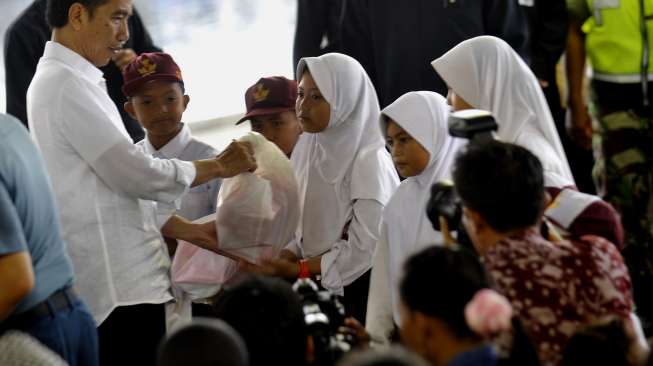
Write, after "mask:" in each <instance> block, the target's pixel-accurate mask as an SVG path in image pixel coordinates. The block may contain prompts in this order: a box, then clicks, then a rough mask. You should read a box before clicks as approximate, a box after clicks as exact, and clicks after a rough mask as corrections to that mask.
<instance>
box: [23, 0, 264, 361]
mask: <svg viewBox="0 0 653 366" xmlns="http://www.w3.org/2000/svg"><path fill="white" fill-rule="evenodd" d="M131 13H132V1H131V0H77V1H75V0H48V8H47V15H48V22H49V23H50V26H51V27H52V28H53V36H52V41H51V42H48V43H47V45H46V47H45V52H44V55H43V57H42V58H41V60H40V61H39V65H38V67H37V71H36V74H35V76H34V79H33V80H32V84H31V85H30V88H29V90H28V93H27V110H28V111H27V113H28V121H29V125H30V130H31V133H32V135H33V137H34V139H35V140H36V142H37V144H38V145H39V147H40V149H41V151H42V152H43V155H44V158H45V161H46V167H47V169H48V172H49V174H50V176H51V178H52V184H53V187H54V192H55V196H56V198H57V200H58V202H59V207H61V223H62V226H63V235H64V238H65V240H66V241H67V242H68V245H69V246H68V248H69V254H70V256H71V258H72V261H73V265H74V268H75V275H76V277H77V278H78V282H77V284H76V288H77V290H78V292H79V294H80V295H81V297H82V298H83V299H84V300H85V301H86V303H87V304H88V305H89V308H90V310H91V312H92V314H93V316H94V318H95V321H96V322H97V323H98V324H99V325H100V327H99V335H100V361H101V364H121V363H123V362H124V359H122V358H121V357H120V356H121V355H130V359H131V360H133V362H134V363H137V364H154V360H155V350H156V346H157V343H158V342H159V338H160V337H161V336H162V335H163V333H164V332H165V319H164V305H163V304H164V303H166V302H168V301H170V300H172V296H171V293H170V278H169V267H170V259H169V257H168V255H167V253H166V251H165V248H164V244H163V240H162V238H161V233H160V232H159V230H158V227H157V224H156V217H155V214H154V213H153V211H152V209H151V205H150V204H146V203H147V202H145V201H140V200H152V201H159V202H164V203H167V204H172V203H174V202H177V203H178V202H179V199H180V197H181V196H182V195H183V194H184V193H185V192H187V191H188V189H189V187H191V186H196V185H199V184H202V183H205V182H207V181H209V180H211V179H214V178H218V177H229V176H234V175H236V174H239V173H241V172H244V171H248V170H251V169H254V168H255V167H256V164H255V162H254V160H253V157H252V153H251V151H250V149H249V148H248V146H247V145H244V144H240V143H233V144H232V145H230V146H229V147H228V148H227V149H226V150H225V151H224V152H223V153H222V154H220V156H218V157H217V158H216V159H208V160H200V161H194V162H184V161H180V160H175V159H173V160H159V159H154V158H152V157H151V156H148V155H146V154H144V153H143V152H142V151H140V149H139V148H138V147H136V146H134V145H133V144H132V143H131V141H130V139H129V135H128V134H127V132H126V131H125V128H124V125H123V123H122V120H121V118H120V114H119V113H118V110H117V109H116V107H115V105H114V104H113V102H112V101H111V99H110V98H109V96H108V95H107V92H106V84H105V82H104V79H103V78H102V73H101V71H100V70H99V69H98V68H97V67H98V66H102V65H105V64H107V63H108V62H109V60H110V59H111V56H112V55H113V54H114V53H116V52H118V51H119V50H120V48H121V46H122V45H123V44H124V42H125V41H126V40H127V39H128V38H129V32H128V29H127V19H128V18H129V16H130V15H131ZM210 224H211V223H209V225H204V226H198V225H192V224H190V223H188V222H186V221H184V220H182V219H180V218H178V217H173V218H172V219H171V220H168V222H167V223H166V225H165V226H164V227H163V228H162V230H161V231H162V233H163V234H164V235H166V236H170V237H177V238H180V239H184V240H187V241H191V242H194V243H196V244H200V245H202V246H203V247H205V248H207V249H216V246H217V238H216V233H215V229H214V227H215V226H214V225H210ZM198 229H199V230H198Z"/></svg>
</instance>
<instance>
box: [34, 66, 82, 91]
mask: <svg viewBox="0 0 653 366" xmlns="http://www.w3.org/2000/svg"><path fill="white" fill-rule="evenodd" d="M83 88H85V86H84V81H83V78H82V77H80V75H79V74H78V73H76V72H75V71H74V70H73V69H71V68H70V67H68V66H66V65H64V64H62V63H60V62H58V61H56V60H48V59H41V61H40V62H39V66H38V67H37V69H36V73H34V77H33V78H32V82H31V83H30V87H29V89H30V90H31V91H32V92H34V91H39V92H47V93H51V94H55V95H56V94H59V95H61V94H65V93H70V92H71V91H74V90H79V89H83Z"/></svg>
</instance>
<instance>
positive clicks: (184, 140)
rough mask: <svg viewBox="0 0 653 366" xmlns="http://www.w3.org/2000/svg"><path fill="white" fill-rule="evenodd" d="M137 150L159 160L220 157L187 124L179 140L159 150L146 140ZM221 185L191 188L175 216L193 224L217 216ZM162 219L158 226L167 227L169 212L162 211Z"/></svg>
mask: <svg viewBox="0 0 653 366" xmlns="http://www.w3.org/2000/svg"><path fill="white" fill-rule="evenodd" d="M136 146H138V147H139V148H140V149H141V151H143V152H144V153H146V154H148V155H152V156H153V157H155V158H158V159H179V160H183V161H193V160H202V159H213V158H215V157H216V156H217V155H218V154H219V152H218V151H217V150H216V149H215V148H213V147H212V146H211V145H208V144H205V143H203V142H201V141H199V140H197V139H195V138H193V135H192V134H191V132H190V128H189V127H188V125H186V124H184V126H183V127H182V129H181V131H179V133H178V134H177V136H175V137H174V138H173V139H172V140H170V141H168V143H167V144H165V145H164V146H163V147H161V148H160V149H158V150H157V149H156V148H154V146H152V143H151V142H150V140H149V139H148V138H147V136H146V137H145V139H143V140H141V141H139V142H137V143H136ZM221 184H222V180H221V179H213V180H211V181H208V182H206V183H204V184H200V185H197V186H195V187H193V188H191V189H190V190H189V191H188V193H187V194H186V195H185V196H184V198H183V199H182V201H181V207H180V209H179V210H178V211H177V212H176V213H177V214H178V215H180V216H181V217H183V218H186V219H188V220H191V221H193V220H197V219H199V218H202V217H204V216H207V215H210V214H213V213H215V208H216V203H217V200H218V192H219V191H220V185H221ZM159 206H161V205H159ZM159 215H160V219H161V218H163V220H160V222H159V224H162V223H165V219H166V216H167V218H169V210H166V209H165V208H163V209H160V210H159Z"/></svg>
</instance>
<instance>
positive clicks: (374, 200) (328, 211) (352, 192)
mask: <svg viewBox="0 0 653 366" xmlns="http://www.w3.org/2000/svg"><path fill="white" fill-rule="evenodd" d="M304 69H308V70H310V72H311V74H312V75H313V78H314V79H315V83H316V84H317V87H318V88H319V90H320V92H321V93H322V95H323V96H324V99H325V100H326V101H327V102H328V103H329V105H330V107H331V111H330V112H331V113H330V117H329V124H328V126H327V128H326V129H325V130H324V131H322V132H320V133H306V132H305V133H303V134H302V135H301V136H300V137H299V140H298V141H297V144H296V145H295V148H294V149H293V153H292V155H291V159H290V160H291V163H292V165H293V169H294V171H295V175H296V177H297V183H298V186H299V192H300V207H301V208H300V209H301V219H300V224H299V227H298V230H297V235H296V238H297V239H296V240H301V241H300V242H298V243H297V245H298V246H299V248H300V249H301V254H302V257H304V258H313V257H317V256H321V262H320V263H321V269H322V273H321V275H322V280H321V284H322V285H323V286H324V287H325V288H327V289H329V290H331V291H333V292H335V293H337V294H343V292H344V286H347V285H349V284H351V283H352V282H354V281H355V280H356V279H358V278H359V277H360V276H362V275H363V274H365V273H366V272H367V271H368V270H369V269H370V268H371V267H372V258H373V256H374V251H375V247H376V242H377V241H378V239H379V237H378V236H379V235H378V233H379V223H380V221H381V213H382V211H383V206H384V205H385V204H386V203H387V202H388V200H389V199H390V196H391V195H392V193H393V192H394V190H395V189H396V188H397V185H398V184H399V179H398V177H397V173H396V171H395V169H394V166H393V165H392V159H391V158H390V155H389V154H388V152H387V151H386V150H385V141H384V139H383V136H381V133H380V131H379V127H378V120H379V113H380V112H381V111H380V110H379V102H378V98H377V96H376V91H375V90H374V86H373V85H372V82H371V81H370V79H369V77H368V76H367V74H366V73H365V70H364V69H363V67H362V66H361V65H360V64H359V63H358V61H356V60H355V59H353V58H351V57H349V56H346V55H342V54H337V53H329V54H326V55H322V56H320V57H306V58H303V59H301V60H300V61H299V64H298V66H297V75H303V71H304ZM343 233H346V234H347V235H346V237H345V236H343ZM297 245H296V246H297ZM296 246H295V247H296Z"/></svg>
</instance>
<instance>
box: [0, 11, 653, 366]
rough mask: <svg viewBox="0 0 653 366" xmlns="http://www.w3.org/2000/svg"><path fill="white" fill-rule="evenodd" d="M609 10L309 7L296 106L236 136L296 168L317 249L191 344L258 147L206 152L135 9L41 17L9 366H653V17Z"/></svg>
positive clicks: (24, 28)
mask: <svg viewBox="0 0 653 366" xmlns="http://www.w3.org/2000/svg"><path fill="white" fill-rule="evenodd" d="M608 3H609V2H598V1H591V0H588V1H572V0H567V1H566V3H565V1H557V0H556V1H551V2H550V3H549V1H547V2H546V3H544V2H543V1H538V0H531V1H527V0H519V1H517V0H514V1H513V0H511V1H503V0H501V1H493V0H488V1H483V2H470V1H466V0H448V1H444V2H431V3H428V4H427V3H425V2H420V1H412V0H409V1H402V2H389V1H363V0H352V1H323V0H299V1H298V21H297V29H296V39H295V49H294V53H295V55H294V63H295V67H296V68H295V76H294V80H292V79H288V78H286V77H283V76H273V75H261V78H260V79H259V80H257V81H256V83H254V84H253V85H252V86H251V87H249V88H248V89H247V90H246V91H245V93H244V96H245V98H244V101H245V106H246V111H245V114H244V116H243V117H242V118H240V119H239V120H238V121H237V123H243V122H247V121H248V122H249V123H250V125H251V130H252V131H254V132H258V133H260V134H261V135H263V136H264V137H265V138H266V139H267V140H268V141H269V142H271V143H273V144H274V145H276V147H278V150H279V151H280V152H281V153H282V154H281V155H285V157H284V158H283V159H284V161H287V163H288V164H289V165H290V166H292V170H293V171H294V175H295V179H296V182H297V188H298V189H297V191H298V192H297V195H298V199H299V223H298V225H297V227H292V228H291V229H292V232H294V233H295V234H294V236H293V239H292V240H290V241H289V242H288V243H277V244H283V250H281V252H280V253H279V254H278V255H275V256H274V257H271V258H267V259H265V260H262V261H259V262H256V263H248V262H245V261H241V262H239V263H237V264H235V263H234V262H232V261H233V260H235V258H230V259H229V260H227V259H225V260H224V263H225V265H230V266H235V265H237V266H238V273H237V275H235V276H233V277H232V278H231V279H230V280H229V281H228V282H226V283H224V284H223V286H222V288H221V289H220V290H219V292H218V293H217V294H216V295H215V296H212V297H210V298H206V299H203V300H202V301H198V302H197V303H193V304H192V320H189V321H187V322H185V323H184V324H181V325H180V324H179V322H174V321H172V319H173V318H174V319H176V317H177V316H178V311H179V307H180V304H183V303H185V302H186V301H187V299H185V298H184V294H183V293H180V292H181V291H179V289H175V288H174V286H173V284H172V279H171V263H172V260H173V258H174V256H175V252H176V249H177V246H178V243H179V241H184V242H187V243H191V244H192V245H195V246H197V247H200V248H203V249H206V250H209V251H213V252H215V253H218V254H224V252H223V251H221V242H220V239H221V232H223V233H224V231H222V230H220V232H218V228H217V225H216V221H215V219H214V220H212V221H208V222H204V221H196V220H197V219H200V218H204V217H206V216H207V215H211V214H215V213H216V210H218V211H219V207H217V202H218V194H219V192H220V189H221V184H222V181H223V180H224V179H229V178H232V177H236V176H238V175H241V174H251V173H254V172H256V171H257V168H258V166H257V160H256V155H255V153H254V150H253V147H252V145H251V144H250V143H248V142H243V141H240V140H239V141H236V140H234V141H233V142H232V143H231V144H230V145H229V146H227V147H226V148H225V149H224V150H223V151H218V150H216V149H215V148H214V147H212V146H210V145H209V144H206V143H204V142H201V141H199V140H197V139H196V138H194V137H193V135H192V133H191V130H190V128H189V126H188V125H187V124H185V123H184V122H183V114H184V111H185V110H186V108H187V106H188V104H189V103H190V102H191V98H190V93H191V90H187V85H186V84H185V83H184V77H183V72H182V70H181V69H180V67H179V66H178V65H177V63H176V62H175V61H174V55H170V54H167V53H164V52H162V51H161V49H160V48H159V47H157V46H155V45H154V44H153V42H152V40H151V37H150V36H149V34H148V32H147V30H146V28H145V26H144V24H143V22H142V21H141V20H140V18H139V17H138V14H137V13H136V10H135V9H134V8H133V4H132V1H131V0H34V2H33V4H32V5H30V6H29V8H27V9H26V10H25V12H23V13H22V14H21V15H20V16H19V18H18V19H17V20H15V21H14V23H13V24H12V26H11V27H10V28H9V29H8V31H7V33H6V35H5V40H6V41H5V70H6V75H7V78H6V79H7V80H6V85H7V112H8V114H6V115H0V364H2V365H23V364H29V365H102V366H107V365H131V364H135V365H136V364H137V365H160V366H164V365H165V366H175V365H207V366H208V365H233V366H245V365H253V366H256V365H318V366H321V365H336V364H338V365H343V366H363V365H435V366H469V365H480V366H486V365H487V366H491V365H492V366H494V365H526V366H529V365H554V366H557V365H585V364H587V365H589V364H606V365H608V364H609V365H624V366H625V365H628V366H646V365H651V364H653V355H650V351H649V344H648V341H647V337H650V336H653V304H652V302H651V298H652V296H653V295H651V294H653V285H652V284H653V264H652V263H653V250H652V248H653V226H651V221H653V208H652V207H653V205H651V197H653V196H652V195H651V190H652V189H653V178H652V176H651V172H653V170H652V168H653V166H652V165H653V164H652V163H653V151H651V148H650V146H653V145H652V144H651V143H650V141H651V138H652V136H651V132H650V131H653V128H652V127H651V126H650V124H651V117H652V115H653V113H651V111H652V108H653V107H652V106H651V105H650V98H649V95H648V90H649V89H648V87H649V81H648V80H649V76H648V75H649V73H650V74H651V75H653V63H649V62H648V61H649V59H648V58H649V52H648V51H649V47H650V46H651V45H653V42H651V41H650V39H651V38H649V36H648V32H649V31H653V23H651V21H650V13H651V12H653V8H651V7H650V6H645V5H644V2H641V4H640V5H636V4H635V2H621V3H620V2H616V5H615V4H613V3H610V4H608ZM408 19H409V20H410V21H407V20H408ZM649 23H650V24H649ZM565 49H566V63H567V68H566V69H567V70H566V71H567V80H568V93H567V94H568V97H569V98H568V99H569V103H568V108H569V113H568V116H569V117H568V121H567V123H568V131H567V129H566V128H565V126H564V121H563V120H564V119H565V116H564V112H563V111H562V107H561V103H560V98H559V91H558V84H557V81H556V71H555V68H556V66H555V65H556V64H557V63H558V61H559V58H560V56H561V54H562V52H563V50H565ZM642 54H643V55H644V56H642ZM586 55H587V56H589V59H590V61H591V65H592V68H593V70H594V73H593V79H592V80H591V89H592V93H591V95H592V97H591V99H590V102H589V105H590V108H588V106H587V105H588V102H587V99H586V98H585V97H584V95H583V90H584V87H583V74H584V70H585V66H584V63H585V58H586ZM650 57H653V56H650ZM12 115H13V116H12ZM452 116H456V118H462V119H464V120H466V121H467V122H468V123H470V124H471V126H472V130H474V123H475V122H476V121H478V119H475V117H479V116H483V117H484V118H485V120H487V119H488V118H489V119H490V120H492V121H494V122H495V123H496V126H495V127H496V131H495V132H494V133H493V135H492V136H493V138H483V139H480V138H474V137H473V136H472V137H470V138H462V137H456V136H454V135H453V134H451V133H450V131H449V121H450V119H451V118H452ZM21 122H22V123H21ZM592 123H593V124H592ZM237 137H238V136H234V138H237ZM592 137H594V141H593V147H594V150H595V156H596V169H595V173H596V176H595V178H596V182H597V185H596V187H592V186H591V183H588V182H591V178H590V177H589V174H588V169H587V155H588V154H589V155H591V152H590V151H589V150H588V147H589V145H591V143H590V142H589V140H590V139H591V138H592ZM286 158H287V159H286ZM226 184H227V183H225V186H226ZM440 184H445V185H448V186H450V187H453V188H452V189H451V190H450V191H449V193H450V196H448V198H447V199H448V200H447V201H446V202H445V203H446V204H448V205H449V206H450V207H451V208H452V209H454V210H457V212H458V213H459V215H458V216H455V215H454V217H455V218H452V217H450V215H448V214H446V213H445V212H443V211H439V210H440V207H442V205H441V204H442V202H443V201H442V199H443V198H442V194H441V192H440V191H438V189H437V188H438V187H440ZM289 207H291V206H289ZM242 229H243V230H254V228H248V227H244V228H242ZM180 248H181V246H180ZM180 250H181V249H180Z"/></svg>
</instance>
